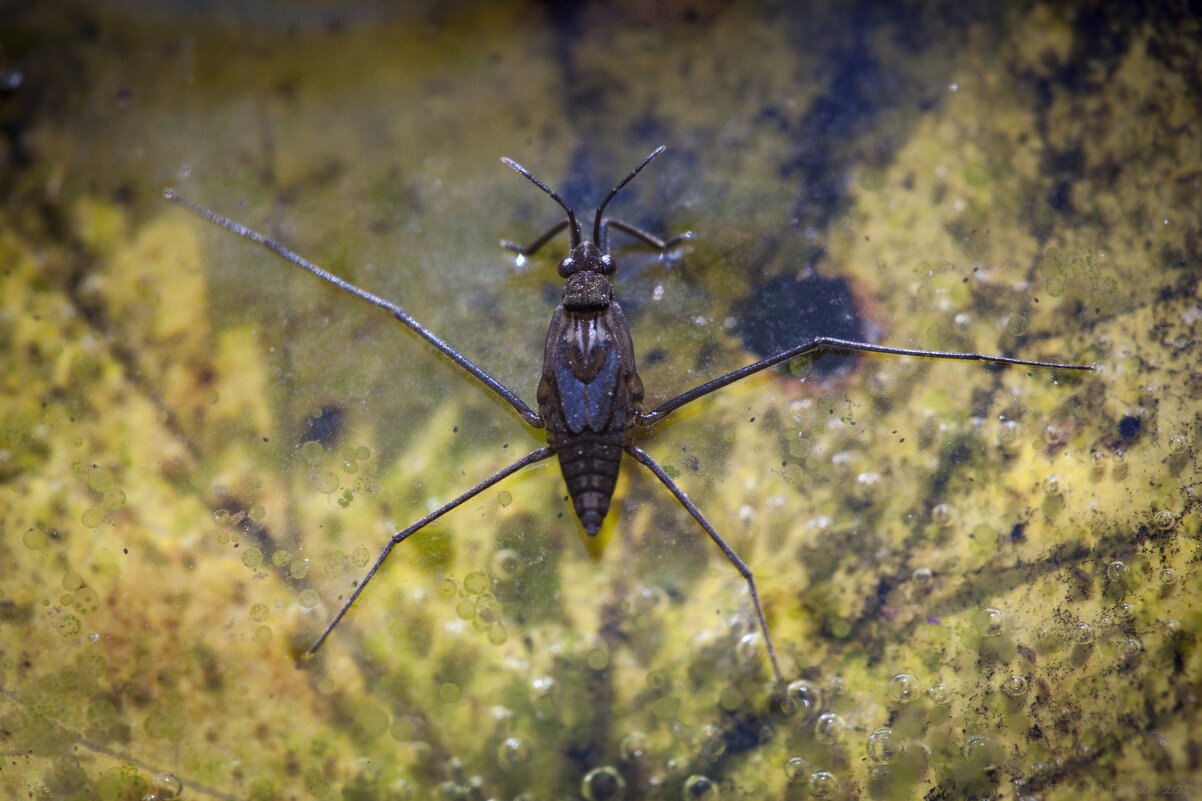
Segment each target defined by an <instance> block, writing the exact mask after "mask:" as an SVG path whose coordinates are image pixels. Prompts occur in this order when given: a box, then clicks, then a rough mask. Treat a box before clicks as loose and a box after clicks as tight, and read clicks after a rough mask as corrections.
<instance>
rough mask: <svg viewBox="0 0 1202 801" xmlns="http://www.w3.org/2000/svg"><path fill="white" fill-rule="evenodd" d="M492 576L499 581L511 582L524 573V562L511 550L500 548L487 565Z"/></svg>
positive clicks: (520, 556) (519, 555)
mask: <svg viewBox="0 0 1202 801" xmlns="http://www.w3.org/2000/svg"><path fill="white" fill-rule="evenodd" d="M489 569H490V570H491V572H492V574H493V575H494V576H495V577H496V578H497V579H498V580H500V581H513V580H514V579H516V578H518V577H519V576H521V575H522V574H523V573H525V572H526V561H525V560H524V559H522V555H521V554H519V553H518V552H517V551H515V550H513V549H511V548H500V549H498V550H497V551H496V552H495V553H494V554H493V555H492V560H491V561H490V563H489Z"/></svg>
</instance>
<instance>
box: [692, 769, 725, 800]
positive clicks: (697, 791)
mask: <svg viewBox="0 0 1202 801" xmlns="http://www.w3.org/2000/svg"><path fill="white" fill-rule="evenodd" d="M683 795H684V798H685V801H716V800H717V798H718V784H717V783H716V782H715V781H714V780H713V779H711V778H710V777H708V776H702V775H700V774H694V775H692V776H690V777H689V778H687V779H685V780H684V793H683Z"/></svg>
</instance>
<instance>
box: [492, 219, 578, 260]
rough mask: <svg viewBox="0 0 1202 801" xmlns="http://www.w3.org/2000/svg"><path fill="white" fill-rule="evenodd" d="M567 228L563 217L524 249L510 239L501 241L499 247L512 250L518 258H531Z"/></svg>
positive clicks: (566, 222) (566, 220)
mask: <svg viewBox="0 0 1202 801" xmlns="http://www.w3.org/2000/svg"><path fill="white" fill-rule="evenodd" d="M567 227H568V218H567V217H564V218H563V219H562V220H560V221H559V222H557V223H555V225H552V226H551V227H550V228H548V229H547V231H546V233H544V234H543V235H542V236H540V237H539V238H538V239H536V240H534V241H533V242H531V243H530V244H529V245H526V246H525V247H523V246H521V245H519V244H518V243H517V242H514V241H513V240H510V239H502V240H501V247H503V248H505V249H506V250H512V251H513V252H514V253H516V254H518V255H519V256H533V255H534V253H535V251H537V250H538V249H539V248H541V247H542V246H543V245H545V244H547V243H548V242H550V241H551V240H552V239H554V238H555V235H556V234H558V233H559V232H560V231H562V230H563V229H565V228H567Z"/></svg>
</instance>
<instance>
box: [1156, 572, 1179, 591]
mask: <svg viewBox="0 0 1202 801" xmlns="http://www.w3.org/2000/svg"><path fill="white" fill-rule="evenodd" d="M1157 576H1158V577H1159V578H1160V583H1161V584H1163V585H1164V586H1166V587H1169V586H1172V585H1173V584H1176V583H1177V571H1176V570H1174V569H1173V568H1171V567H1162V568H1161V569H1160V573H1158V574H1157Z"/></svg>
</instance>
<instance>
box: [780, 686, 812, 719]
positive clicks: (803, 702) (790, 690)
mask: <svg viewBox="0 0 1202 801" xmlns="http://www.w3.org/2000/svg"><path fill="white" fill-rule="evenodd" d="M821 707H822V692H821V691H820V690H819V689H818V688H817V687H816V686H814V685H813V684H810V682H808V681H806V680H804V679H799V680H797V681H793V682H789V686H788V687H786V688H785V697H784V699H782V700H781V711H782V712H784V713H785V714H786V715H788V716H789V717H791V718H797V719H798V720H802V721H804V720H808V719H810V718H811V717H813V716H814V715H815V714H817V712H818V710H819V709H820V708H821Z"/></svg>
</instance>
